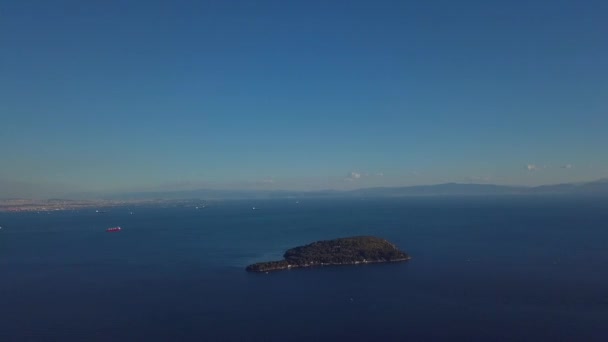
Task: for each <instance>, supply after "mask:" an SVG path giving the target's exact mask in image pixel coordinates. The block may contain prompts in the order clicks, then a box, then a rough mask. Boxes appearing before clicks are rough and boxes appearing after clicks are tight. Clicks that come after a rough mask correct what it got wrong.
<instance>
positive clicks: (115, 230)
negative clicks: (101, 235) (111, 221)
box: [106, 226, 122, 233]
mask: <svg viewBox="0 0 608 342" xmlns="http://www.w3.org/2000/svg"><path fill="white" fill-rule="evenodd" d="M121 230H122V228H120V226H117V227H112V228H108V229H106V232H109V233H112V232H119V231H121Z"/></svg>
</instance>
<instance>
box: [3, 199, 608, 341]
mask: <svg viewBox="0 0 608 342" xmlns="http://www.w3.org/2000/svg"><path fill="white" fill-rule="evenodd" d="M252 205H255V206H256V207H259V208H260V210H255V211H253V210H251V206H252ZM129 210H130V209H127V208H115V209H112V210H111V211H110V212H108V213H107V214H102V215H100V214H95V213H94V212H92V211H89V212H85V211H81V212H53V213H51V214H46V213H44V214H42V213H41V214H35V213H28V214H6V213H5V214H1V215H0V226H3V227H4V228H3V229H2V230H0V272H1V273H0V274H1V276H0V340H1V341H134V340H139V341H168V340H171V341H174V340H196V341H286V340H289V341H298V340H319V341H336V340H346V339H348V340H351V341H370V340H376V339H386V340H389V341H401V340H406V339H407V340H410V341H434V340H437V341H442V340H450V341H489V340H493V341H496V340H502V341H542V340H545V341H606V340H608V271H607V268H606V266H607V265H608V248H607V247H608V200H605V199H604V200H602V199H576V200H574V199H571V200H569V199H548V198H532V199H530V198H527V199H524V198H472V199H471V198H469V199H457V198H452V199H391V200H300V203H299V204H296V203H295V201H294V200H275V201H242V202H218V203H213V204H212V205H210V206H208V207H207V208H205V209H204V210H195V209H194V208H189V207H181V208H162V209H161V208H137V209H135V213H134V215H129ZM131 210H133V209H131ZM114 225H121V226H122V227H123V231H122V232H120V233H106V232H105V231H104V230H105V228H107V227H110V226H114ZM363 234H365V235H377V236H381V237H385V238H387V239H389V240H391V241H392V242H394V243H396V244H397V245H398V246H399V247H401V248H402V249H404V250H406V251H407V252H409V253H410V254H411V255H412V256H413V259H412V260H411V261H410V262H408V263H399V264H379V265H364V266H343V267H327V268H317V269H302V270H290V271H283V272H276V273H270V274H251V273H247V272H245V271H244V270H243V269H244V267H245V266H246V265H247V264H249V263H252V262H256V261H263V260H269V259H278V258H280V257H281V255H282V252H283V251H284V250H285V249H288V248H290V247H293V246H296V245H301V244H305V243H308V242H311V241H315V240H320V239H329V238H336V237H341V236H351V235H363Z"/></svg>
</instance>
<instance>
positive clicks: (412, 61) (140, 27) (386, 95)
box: [0, 0, 608, 196]
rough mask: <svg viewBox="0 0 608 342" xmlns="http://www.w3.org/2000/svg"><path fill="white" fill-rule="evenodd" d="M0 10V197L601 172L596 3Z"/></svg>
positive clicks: (10, 5)
mask: <svg viewBox="0 0 608 342" xmlns="http://www.w3.org/2000/svg"><path fill="white" fill-rule="evenodd" d="M0 16H1V18H0V44H1V45H0V49H1V50H0V52H1V53H0V75H1V76H0V186H2V187H4V192H5V194H7V193H9V194H10V195H15V196H27V195H32V196H35V195H40V196H42V195H45V194H49V193H61V192H65V193H69V192H73V191H122V190H145V189H150V190H158V189H190V188H201V187H213V188H233V189H235V188H261V189H310V190H312V189H322V188H335V189H350V188H358V187H367V186H394V185H415V184H433V183H441V182H452V181H453V182H480V183H483V182H485V183H498V184H521V185H538V184H547V183H556V182H575V181H583V180H592V179H597V178H602V177H606V176H608V153H606V147H608V133H606V131H607V130H608V101H607V99H608V37H607V36H606V32H608V4H607V3H606V2H605V1H555V0H554V1H500V2H495V1H432V0H430V1H293V2H286V1H255V2H254V1H232V2H228V1H175V2H166V1H163V2H160V1H29V0H23V1H13V2H4V3H3V4H2V10H1V11H0ZM0 191H2V189H1V188H0Z"/></svg>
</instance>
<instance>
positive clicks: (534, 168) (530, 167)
mask: <svg viewBox="0 0 608 342" xmlns="http://www.w3.org/2000/svg"><path fill="white" fill-rule="evenodd" d="M526 169H527V170H528V171H538V170H539V167H538V166H536V165H534V164H528V165H526Z"/></svg>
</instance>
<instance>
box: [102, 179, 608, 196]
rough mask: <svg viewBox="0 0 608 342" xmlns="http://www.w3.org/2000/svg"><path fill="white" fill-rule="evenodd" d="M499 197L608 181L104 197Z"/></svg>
mask: <svg viewBox="0 0 608 342" xmlns="http://www.w3.org/2000/svg"><path fill="white" fill-rule="evenodd" d="M499 195H592V196H608V179H600V180H597V181H593V182H585V183H567V184H554V185H543V186H537V187H523V186H505V185H495V184H467V183H445V184H436V185H418V186H404V187H377V188H363V189H357V190H349V191H337V190H324V191H287V190H275V191H272V190H241V191H239V190H214V189H198V190H189V191H166V192H133V193H119V194H113V195H106V196H103V198H104V199H108V200H144V199H167V200H171V199H273V198H306V197H309V198H310V197H316V198H319V197H327V198H332V197H336V198H337V197H405V196H499Z"/></svg>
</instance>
